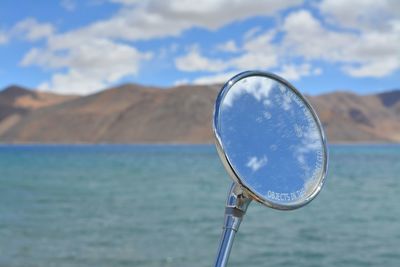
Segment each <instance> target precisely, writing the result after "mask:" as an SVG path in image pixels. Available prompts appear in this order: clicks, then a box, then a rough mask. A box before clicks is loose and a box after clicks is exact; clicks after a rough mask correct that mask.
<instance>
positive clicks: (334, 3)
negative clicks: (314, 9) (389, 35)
mask: <svg viewBox="0 0 400 267" xmlns="http://www.w3.org/2000/svg"><path fill="white" fill-rule="evenodd" d="M318 7H319V9H320V11H321V12H322V14H323V15H324V16H325V17H326V18H327V21H328V22H331V23H334V24H336V25H341V26H343V27H345V28H355V29H363V30H371V29H379V30H384V29H385V28H386V27H388V25H389V23H390V21H391V20H393V19H396V17H397V19H398V18H399V14H400V2H399V1H398V0H380V1H374V0H353V1H346V0H323V1H321V2H320V3H319V4H318Z"/></svg>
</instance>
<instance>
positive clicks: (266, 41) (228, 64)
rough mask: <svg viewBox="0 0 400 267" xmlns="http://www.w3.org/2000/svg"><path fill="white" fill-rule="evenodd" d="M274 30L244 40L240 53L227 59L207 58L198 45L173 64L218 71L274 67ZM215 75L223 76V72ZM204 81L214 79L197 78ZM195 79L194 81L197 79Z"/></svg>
mask: <svg viewBox="0 0 400 267" xmlns="http://www.w3.org/2000/svg"><path fill="white" fill-rule="evenodd" d="M274 35H275V32H274V31H268V32H265V33H263V34H260V35H258V36H256V37H254V38H252V39H248V40H246V42H245V43H244V44H243V47H241V48H240V50H239V51H241V52H242V53H241V54H240V55H238V56H235V57H233V58H231V59H229V60H220V59H213V58H208V57H205V56H203V55H201V54H200V53H199V51H198V50H199V49H198V47H196V48H195V49H191V51H190V52H189V53H188V54H187V55H185V56H183V57H179V58H177V59H176V60H175V66H176V67H177V68H178V69H179V70H182V71H208V72H220V71H225V70H228V69H235V70H237V71H241V70H248V69H267V68H271V67H275V66H276V65H277V63H278V55H277V49H276V47H275V46H274V45H273V44H272V39H273V37H274ZM216 77H218V78H219V77H224V74H221V75H217V76H216ZM199 80H200V81H201V82H204V81H215V77H214V76H210V77H203V78H200V79H199ZM199 80H196V81H199Z"/></svg>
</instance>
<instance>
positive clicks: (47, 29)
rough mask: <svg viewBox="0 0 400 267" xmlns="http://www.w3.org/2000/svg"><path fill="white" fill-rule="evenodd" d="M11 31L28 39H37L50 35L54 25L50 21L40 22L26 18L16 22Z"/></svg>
mask: <svg viewBox="0 0 400 267" xmlns="http://www.w3.org/2000/svg"><path fill="white" fill-rule="evenodd" d="M11 33H12V34H13V35H17V36H22V38H23V39H25V40H28V41H37V40H39V39H43V38H46V37H49V36H51V35H52V34H53V33H54V26H53V25H52V24H51V23H40V22H38V21H37V20H36V19H34V18H27V19H24V20H22V21H20V22H18V23H17V24H16V25H15V26H14V27H13V28H12V30H11Z"/></svg>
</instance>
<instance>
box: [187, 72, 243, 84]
mask: <svg viewBox="0 0 400 267" xmlns="http://www.w3.org/2000/svg"><path fill="white" fill-rule="evenodd" d="M236 74H237V71H233V72H226V73H218V74H212V75H207V76H202V77H199V78H196V79H194V80H193V81H192V83H193V84H198V85H207V84H223V83H225V82H226V81H228V80H229V79H230V78H232V77H233V76H235V75H236Z"/></svg>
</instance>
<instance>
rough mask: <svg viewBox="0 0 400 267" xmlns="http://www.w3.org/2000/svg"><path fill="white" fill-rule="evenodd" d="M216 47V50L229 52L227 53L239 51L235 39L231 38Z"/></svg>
mask: <svg viewBox="0 0 400 267" xmlns="http://www.w3.org/2000/svg"><path fill="white" fill-rule="evenodd" d="M216 49H217V50H218V51H222V52H229V53H235V52H238V51H239V48H238V47H237V45H236V43H235V41H233V40H229V41H226V42H225V43H222V44H219V45H217V47H216Z"/></svg>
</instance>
